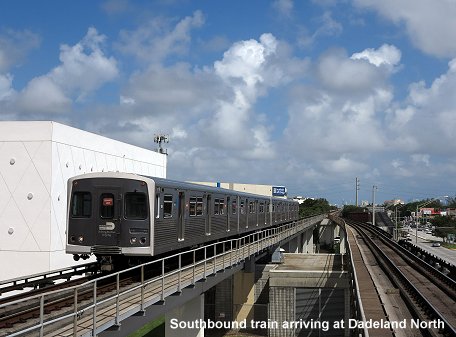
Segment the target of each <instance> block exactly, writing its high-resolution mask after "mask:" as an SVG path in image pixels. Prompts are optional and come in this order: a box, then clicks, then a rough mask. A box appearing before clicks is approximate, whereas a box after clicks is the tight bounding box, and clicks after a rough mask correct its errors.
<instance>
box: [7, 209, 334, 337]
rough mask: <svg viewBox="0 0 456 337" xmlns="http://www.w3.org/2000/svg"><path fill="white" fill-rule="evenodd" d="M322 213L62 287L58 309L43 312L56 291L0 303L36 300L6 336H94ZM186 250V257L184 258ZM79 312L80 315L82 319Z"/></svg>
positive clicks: (280, 238) (292, 232) (288, 234)
mask: <svg viewBox="0 0 456 337" xmlns="http://www.w3.org/2000/svg"><path fill="white" fill-rule="evenodd" d="M325 217H326V215H319V216H315V217H311V218H307V219H302V220H299V221H296V222H293V223H290V224H286V225H283V226H280V227H275V228H268V229H264V230H260V231H258V232H254V233H251V234H248V235H246V236H243V237H240V238H235V239H230V240H226V241H223V242H217V243H213V244H210V245H207V246H204V247H200V248H196V249H193V250H189V251H186V252H181V253H178V254H174V255H171V256H167V257H164V258H161V259H159V260H156V261H151V262H148V263H145V264H142V265H138V266H135V267H132V268H129V269H126V270H122V271H119V272H116V273H113V274H109V275H106V276H103V277H100V278H97V279H94V280H91V281H88V282H86V283H83V284H81V285H77V286H74V287H71V288H67V289H65V291H67V292H68V291H70V292H71V293H72V297H73V305H72V308H69V309H68V308H66V309H64V311H63V312H59V313H58V314H57V313H55V312H52V313H45V303H47V302H49V299H50V298H52V297H53V296H55V295H56V294H57V293H59V292H60V291H52V292H49V293H45V294H41V295H36V296H31V297H29V298H27V299H24V300H20V301H16V302H10V303H7V304H3V305H0V309H1V308H2V307H5V306H7V305H13V304H17V303H19V302H23V301H27V300H37V299H39V301H40V315H39V318H38V319H37V320H36V321H35V322H32V323H31V326H29V327H27V328H24V329H22V330H21V331H15V332H13V333H11V334H10V335H9V336H10V337H14V336H20V335H23V334H25V333H30V332H32V331H35V333H36V332H39V336H40V337H41V336H44V335H48V333H50V332H51V331H52V332H53V333H55V334H56V335H57V334H58V333H59V331H63V330H65V331H67V333H68V331H69V330H71V329H72V330H73V333H72V335H73V336H81V335H83V336H85V335H87V336H95V335H97V334H98V333H100V332H101V331H104V330H106V329H107V328H109V327H110V326H113V325H120V322H121V321H122V320H123V319H125V318H128V317H130V316H132V315H134V314H135V313H138V312H142V311H144V310H145V308H146V307H148V306H150V305H152V304H155V303H158V302H160V301H164V299H165V298H166V297H167V296H169V295H172V294H174V293H179V292H180V291H181V290H182V289H183V288H185V287H189V286H194V285H195V283H196V282H198V281H200V280H204V279H206V278H207V277H208V276H209V275H211V274H216V273H217V272H219V271H222V270H224V269H227V268H230V267H232V266H235V265H237V264H239V263H240V262H242V261H244V260H245V259H246V258H248V257H250V256H252V255H255V254H258V253H259V252H261V251H263V250H265V249H267V248H269V247H272V246H274V245H278V244H280V243H281V242H283V241H286V240H288V239H289V238H290V237H293V236H295V235H297V234H298V233H300V232H301V231H303V230H305V229H306V228H308V227H310V226H312V225H313V224H315V223H317V222H318V221H321V220H322V219H323V218H325ZM201 255H202V256H203V258H202V259H198V258H197V256H201ZM189 256H190V257H191V261H189V260H188V259H189ZM172 263H174V264H176V263H177V267H176V269H174V270H171V271H168V272H167V271H166V266H167V265H171V264H172ZM154 267H155V268H154ZM150 270H152V271H154V272H157V273H159V275H156V276H154V277H152V278H150V279H146V277H145V274H146V272H147V271H150ZM135 273H136V277H138V275H139V281H137V282H135V283H133V284H132V285H129V286H124V285H123V284H121V282H122V279H123V277H121V275H122V274H124V275H127V274H128V275H130V274H135ZM108 278H115V290H114V291H111V292H110V293H109V294H103V295H100V294H98V292H97V290H98V284H99V283H100V282H102V281H105V280H106V279H108ZM83 292H84V293H87V292H89V293H90V292H92V296H91V300H84V301H82V303H81V301H79V300H80V294H81V293H83ZM126 300H128V301H129V302H131V303H130V306H129V307H128V308H125V303H126ZM89 311H91V312H92V317H91V318H89V320H87V317H84V316H86V313H87V312H89ZM83 317H84V319H85V321H84V324H81V323H82V318H83ZM82 325H83V326H82ZM0 335H1V334H0ZM70 335H71V334H70Z"/></svg>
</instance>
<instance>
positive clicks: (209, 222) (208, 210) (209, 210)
mask: <svg viewBox="0 0 456 337" xmlns="http://www.w3.org/2000/svg"><path fill="white" fill-rule="evenodd" d="M206 202H207V204H206V235H211V225H212V207H211V205H212V204H211V202H212V197H211V195H210V194H208V195H207V199H206Z"/></svg>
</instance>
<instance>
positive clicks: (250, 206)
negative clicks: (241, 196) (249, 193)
mask: <svg viewBox="0 0 456 337" xmlns="http://www.w3.org/2000/svg"><path fill="white" fill-rule="evenodd" d="M249 213H255V203H254V202H253V201H250V202H249Z"/></svg>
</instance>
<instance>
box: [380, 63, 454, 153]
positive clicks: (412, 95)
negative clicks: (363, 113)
mask: <svg viewBox="0 0 456 337" xmlns="http://www.w3.org/2000/svg"><path fill="white" fill-rule="evenodd" d="M454 64H455V60H452V61H450V62H449V64H448V71H447V72H446V73H445V74H442V75H441V76H440V77H438V78H436V79H435V80H434V81H433V82H432V84H431V85H430V86H426V84H425V82H424V81H420V82H416V83H412V84H411V85H410V87H409V95H408V98H407V100H406V102H405V104H404V106H401V107H397V108H395V109H392V110H391V112H390V113H389V114H390V118H391V120H390V122H389V128H390V130H392V131H394V143H395V145H396V146H399V147H400V148H401V149H403V150H404V151H409V152H415V153H416V152H418V153H419V152H425V153H434V154H436V155H438V154H440V155H446V154H447V153H448V151H454V150H455V149H456V96H455V95H454V92H456V69H455V67H454ZM442 144H445V146H442Z"/></svg>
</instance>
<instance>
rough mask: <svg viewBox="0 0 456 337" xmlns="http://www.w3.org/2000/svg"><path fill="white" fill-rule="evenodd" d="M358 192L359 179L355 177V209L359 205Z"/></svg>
mask: <svg viewBox="0 0 456 337" xmlns="http://www.w3.org/2000/svg"><path fill="white" fill-rule="evenodd" d="M358 192H359V179H358V177H356V207H358V206H359V203H358Z"/></svg>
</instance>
